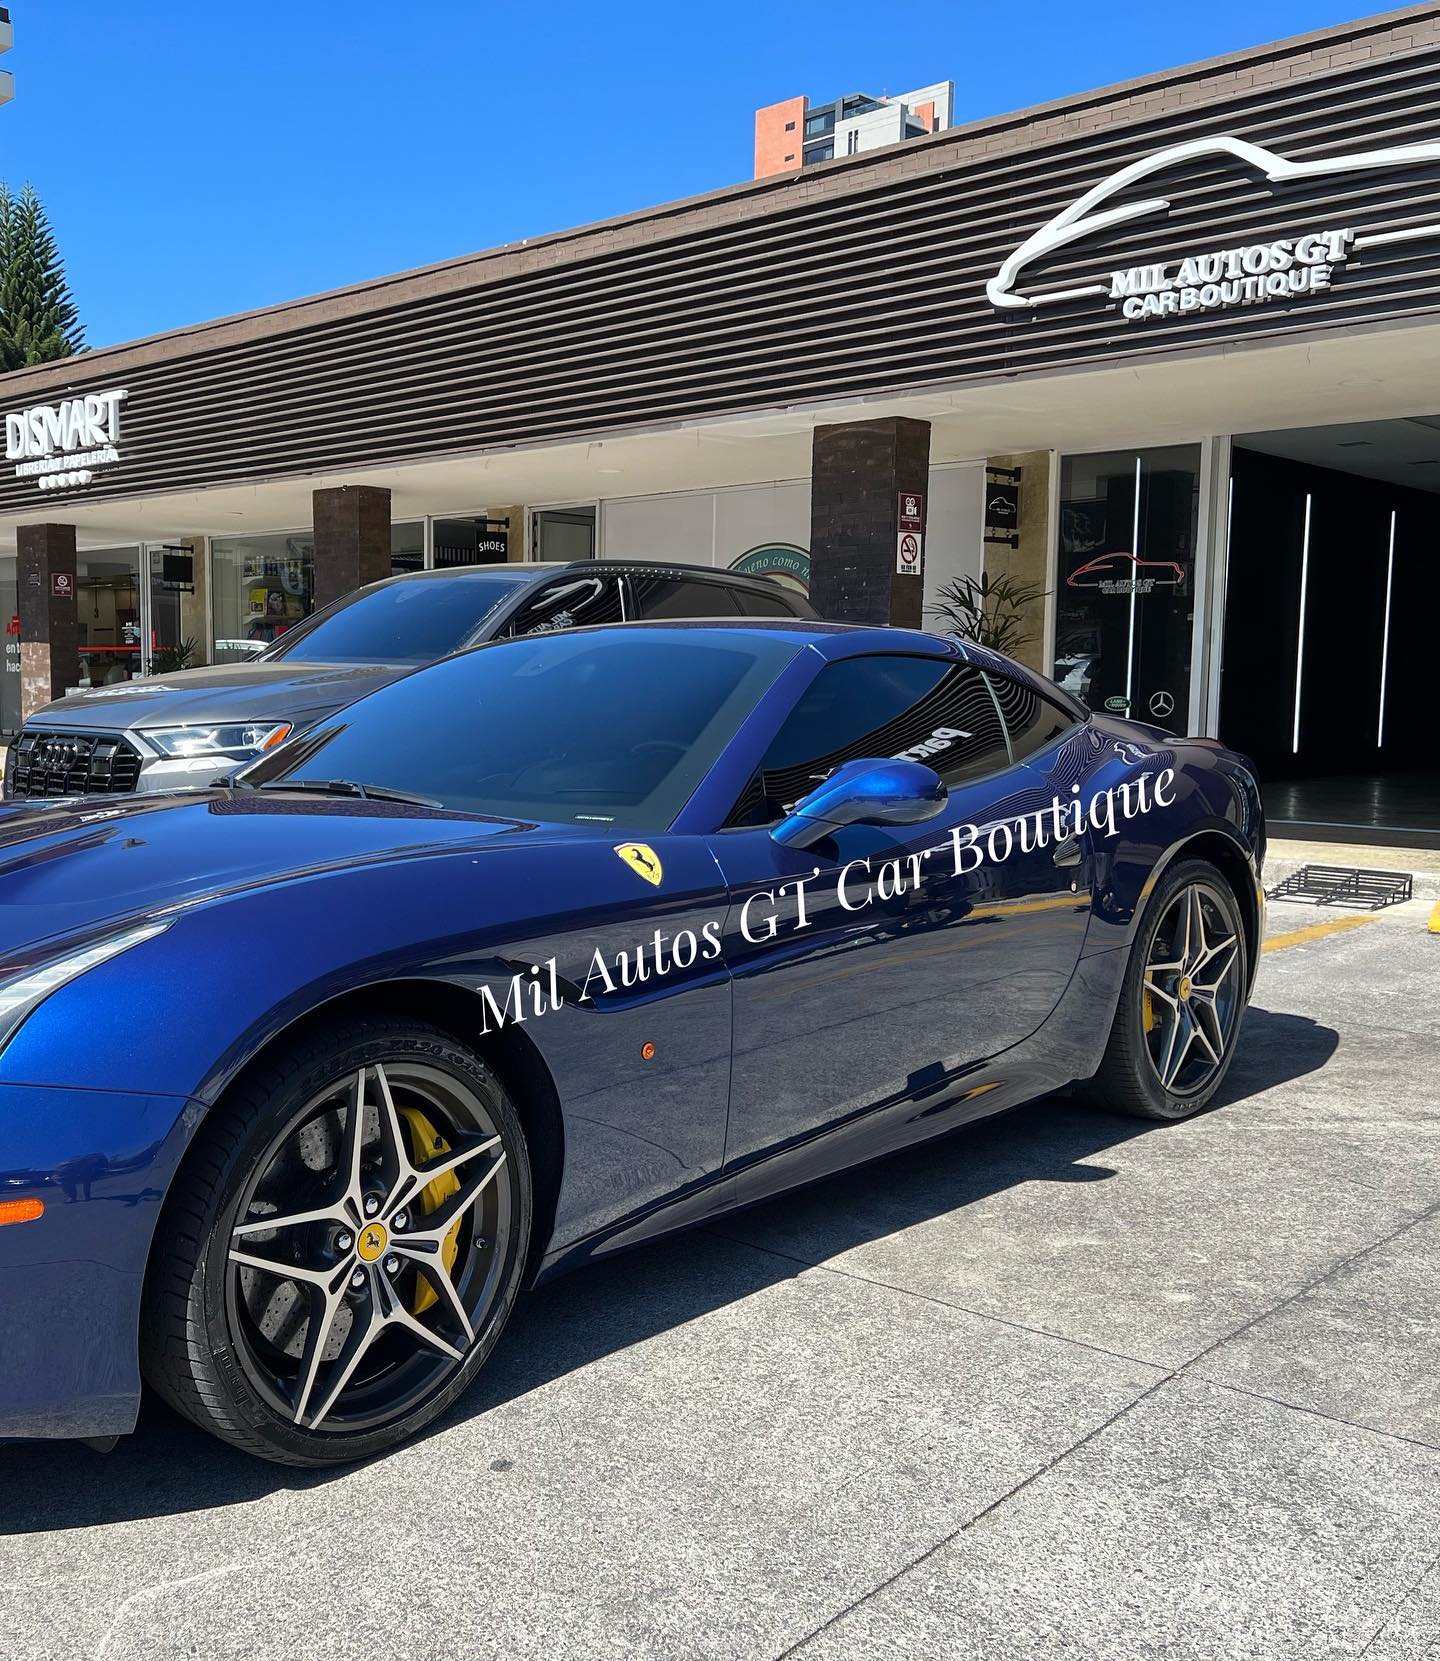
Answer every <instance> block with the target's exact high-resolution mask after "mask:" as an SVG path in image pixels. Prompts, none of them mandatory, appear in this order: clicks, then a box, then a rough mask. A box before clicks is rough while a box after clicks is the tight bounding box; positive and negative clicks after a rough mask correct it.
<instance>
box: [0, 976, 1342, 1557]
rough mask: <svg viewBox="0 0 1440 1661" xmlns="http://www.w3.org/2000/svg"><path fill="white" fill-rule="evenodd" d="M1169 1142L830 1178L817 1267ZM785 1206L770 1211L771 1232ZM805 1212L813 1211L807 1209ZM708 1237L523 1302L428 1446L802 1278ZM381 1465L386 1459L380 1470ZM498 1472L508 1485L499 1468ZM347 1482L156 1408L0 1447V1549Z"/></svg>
mask: <svg viewBox="0 0 1440 1661" xmlns="http://www.w3.org/2000/svg"><path fill="white" fill-rule="evenodd" d="M1338 1042H1339V1035H1338V1034H1337V1033H1336V1032H1335V1031H1334V1030H1333V1029H1332V1028H1329V1027H1325V1026H1321V1025H1320V1024H1319V1023H1317V1022H1315V1021H1312V1020H1310V1019H1309V1018H1307V1017H1305V1016H1300V1015H1291V1014H1280V1013H1275V1012H1272V1011H1269V1010H1265V1009H1259V1008H1252V1009H1251V1011H1250V1013H1249V1015H1248V1016H1247V1019H1246V1025H1245V1031H1244V1035H1243V1038H1242V1041H1241V1046H1240V1051H1239V1054H1238V1055H1237V1056H1236V1059H1235V1063H1234V1065H1233V1067H1232V1068H1231V1071H1230V1074H1229V1076H1228V1077H1227V1079H1226V1081H1225V1085H1224V1087H1223V1089H1222V1090H1221V1091H1220V1093H1219V1094H1218V1095H1217V1097H1216V1100H1215V1103H1214V1107H1213V1108H1212V1109H1211V1111H1214V1109H1218V1108H1224V1107H1226V1106H1228V1105H1231V1104H1233V1103H1236V1102H1239V1101H1243V1100H1246V1099H1247V1098H1249V1097H1252V1096H1255V1095H1258V1094H1259V1093H1260V1092H1262V1091H1264V1090H1268V1089H1270V1088H1272V1087H1273V1086H1275V1085H1278V1084H1282V1083H1285V1082H1287V1081H1289V1080H1292V1079H1296V1078H1300V1077H1303V1076H1304V1075H1305V1074H1307V1073H1311V1072H1314V1071H1316V1070H1317V1069H1319V1068H1320V1067H1323V1066H1324V1065H1325V1062H1326V1061H1327V1060H1328V1059H1329V1057H1330V1056H1331V1055H1332V1054H1333V1052H1334V1050H1335V1048H1336V1045H1337V1044H1338ZM1163 1130H1164V1127H1163V1126H1161V1125H1158V1124H1151V1123H1147V1122H1145V1121H1142V1120H1136V1119H1129V1118H1122V1117H1119V1116H1116V1115H1113V1114H1108V1113H1105V1112H1101V1111H1097V1110H1095V1109H1093V1108H1090V1107H1087V1106H1085V1105H1083V1104H1081V1103H1079V1102H1076V1101H1072V1100H1069V1099H1067V1098H1065V1097H1061V1096H1050V1097H1046V1098H1044V1099H1043V1100H1041V1101H1038V1102H1032V1103H1030V1104H1028V1105H1026V1106H1024V1107H1019V1108H1015V1109H1012V1110H1011V1111H1009V1112H1006V1113H1003V1114H999V1115H997V1116H996V1117H995V1118H993V1119H986V1120H981V1121H979V1122H978V1123H976V1124H972V1125H970V1126H967V1127H963V1128H962V1129H960V1130H958V1131H956V1132H955V1133H954V1134H953V1135H951V1136H948V1137H944V1138H941V1139H939V1140H938V1141H936V1142H933V1143H929V1144H926V1145H925V1146H923V1147H921V1148H916V1149H910V1150H907V1151H905V1152H903V1153H899V1154H894V1155H891V1156H890V1157H889V1158H887V1159H883V1160H880V1161H878V1162H876V1163H874V1164H872V1165H869V1166H866V1167H863V1168H859V1169H856V1170H851V1171H847V1172H843V1173H842V1174H840V1175H838V1176H834V1177H829V1178H826V1179H825V1180H824V1181H823V1182H821V1183H818V1184H816V1185H814V1187H813V1188H812V1189H810V1190H809V1192H808V1196H807V1203H809V1202H812V1201H813V1200H814V1199H815V1198H817V1197H818V1198H819V1199H820V1200H821V1201H822V1202H823V1205H822V1209H823V1211H824V1213H825V1218H826V1225H825V1231H824V1240H823V1252H822V1253H821V1254H820V1256H821V1260H823V1257H824V1256H829V1255H833V1254H835V1253H838V1252H842V1251H846V1250H849V1249H850V1248H852V1247H854V1246H857V1245H861V1244H863V1243H865V1242H866V1241H869V1240H874V1239H877V1238H880V1237H882V1236H884V1235H887V1234H892V1233H895V1232H896V1231H898V1230H900V1229H904V1228H908V1227H911V1226H914V1225H915V1224H918V1223H922V1222H925V1221H928V1220H929V1219H931V1218H933V1217H936V1216H940V1215H943V1214H944V1213H946V1212H950V1211H956V1210H959V1209H961V1208H963V1207H964V1206H967V1205H969V1204H971V1203H972V1202H974V1201H976V1200H980V1199H983V1198H985V1197H987V1196H989V1195H992V1194H995V1193H998V1192H1001V1191H1002V1190H1004V1189H1007V1188H1011V1187H1014V1186H1016V1185H1018V1184H1020V1183H1023V1182H1097V1181H1105V1180H1107V1179H1108V1178H1110V1177H1112V1176H1113V1175H1114V1174H1115V1173H1114V1172H1113V1171H1110V1170H1108V1169H1106V1168H1105V1167H1104V1166H1103V1165H1097V1164H1093V1163H1082V1162H1084V1161H1092V1160H1093V1159H1094V1157H1095V1156H1096V1155H1097V1154H1100V1153H1103V1152H1104V1151H1105V1149H1107V1148H1113V1147H1118V1146H1120V1145H1121V1144H1123V1143H1125V1142H1128V1141H1130V1140H1132V1139H1133V1138H1135V1137H1138V1136H1145V1135H1149V1134H1151V1133H1153V1132H1155V1131H1161V1132H1162V1133H1163ZM794 1203H795V1201H794V1199H793V1197H791V1196H782V1197H781V1198H779V1199H777V1200H771V1201H768V1202H766V1206H765V1210H766V1211H767V1212H768V1213H769V1214H770V1215H771V1216H774V1217H780V1216H783V1214H784V1208H785V1207H786V1206H787V1205H792V1204H794ZM811 1208H812V1210H813V1209H814V1208H813V1205H812V1207H811ZM725 1227H726V1224H725V1221H724V1220H722V1221H721V1222H720V1223H719V1224H718V1225H717V1227H716V1230H715V1231H714V1232H711V1231H707V1230H699V1231H694V1232H691V1233H688V1234H684V1235H680V1236H677V1237H676V1238H674V1239H672V1240H668V1241H661V1242H659V1243H656V1244H654V1245H650V1246H642V1247H640V1248H638V1249H637V1250H635V1251H632V1252H627V1253H626V1254H624V1255H623V1256H618V1257H616V1258H614V1259H611V1260H609V1261H606V1262H603V1263H600V1264H597V1265H595V1266H594V1267H591V1268H589V1269H586V1270H583V1271H581V1272H579V1273H577V1274H573V1275H568V1276H566V1277H565V1278H563V1279H561V1280H559V1281H556V1282H555V1283H554V1284H553V1285H549V1286H545V1287H542V1288H540V1289H539V1290H538V1291H536V1292H534V1293H531V1294H529V1295H528V1296H526V1297H524V1298H522V1299H521V1302H520V1304H519V1306H518V1307H517V1309H516V1311H515V1314H514V1316H513V1318H512V1320H511V1323H510V1326H509V1328H508V1329H507V1331H506V1334H505V1337H504V1339H503V1340H502V1342H501V1344H500V1346H499V1348H498V1349H497V1351H496V1353H495V1355H494V1357H493V1358H492V1359H491V1361H490V1362H489V1364H488V1365H487V1367H486V1369H485V1371H484V1372H483V1373H482V1374H481V1376H480V1379H479V1380H478V1381H477V1383H476V1384H475V1385H474V1387H473V1388H472V1389H471V1390H470V1391H469V1392H467V1394H466V1395H465V1397H464V1398H463V1399H462V1400H461V1401H460V1402H459V1403H457V1404H456V1406H455V1407H454V1408H452V1409H451V1411H450V1412H449V1413H448V1414H446V1415H445V1416H444V1417H442V1418H441V1419H440V1420H439V1421H438V1422H437V1423H436V1424H435V1425H434V1426H432V1427H431V1428H430V1429H429V1430H428V1431H427V1432H425V1436H427V1437H428V1436H434V1435H437V1434H443V1433H444V1431H445V1430H446V1429H447V1428H449V1427H453V1426H455V1425H457V1424H459V1423H463V1422H464V1421H466V1420H469V1419H473V1418H475V1417H477V1416H479V1415H481V1414H485V1413H489V1412H494V1411H497V1410H499V1409H502V1408H503V1407H504V1406H505V1404H506V1403H508V1402H512V1401H515V1400H517V1399H519V1398H521V1397H523V1396H525V1395H526V1394H528V1393H529V1392H530V1391H533V1390H536V1389H539V1388H540V1387H541V1386H543V1385H546V1384H548V1383H551V1382H552V1381H554V1380H555V1379H557V1378H561V1377H564V1376H565V1375H567V1374H569V1373H572V1372H575V1371H577V1370H578V1369H580V1368H583V1367H584V1366H586V1365H587V1364H589V1363H591V1362H594V1361H598V1360H600V1359H601V1358H603V1357H604V1356H607V1355H610V1354H613V1353H615V1352H616V1351H619V1350H623V1349H627V1348H629V1347H630V1346H632V1345H635V1344H639V1343H643V1342H645V1340H647V1339H649V1338H652V1337H654V1336H656V1335H657V1334H659V1333H662V1332H666V1331H669V1330H671V1329H672V1328H675V1327H679V1326H683V1325H685V1324H686V1323H687V1322H689V1321H693V1320H697V1319H700V1318H702V1317H703V1316H705V1315H707V1314H710V1313H712V1312H713V1311H715V1310H717V1309H721V1308H724V1307H726V1306H728V1305H730V1304H732V1303H735V1302H737V1301H739V1300H740V1299H742V1298H745V1297H748V1296H750V1295H752V1294H753V1293H755V1292H757V1291H760V1290H763V1289H764V1288H765V1287H766V1286H770V1285H774V1284H777V1283H779V1282H780V1281H783V1280H788V1279H792V1278H794V1277H795V1276H797V1275H800V1274H802V1273H804V1272H805V1270H806V1269H808V1268H809V1267H811V1261H812V1260H811V1258H810V1256H809V1255H808V1254H807V1255H806V1256H805V1257H800V1256H797V1257H793V1258H792V1257H787V1256H784V1255H781V1254H779V1253H777V1252H774V1251H769V1250H765V1249H762V1248H759V1247H754V1246H748V1245H745V1244H743V1243H741V1242H738V1241H737V1240H736V1239H735V1238H733V1237H730V1236H728V1235H727V1234H726V1233H725V1232H724V1231H725ZM382 1457H383V1456H382ZM496 1468H500V1469H503V1468H504V1467H503V1463H499V1464H497V1466H496ZM343 1475H344V1472H343V1471H342V1472H335V1471H296V1470H291V1469H288V1468H286V1467H283V1466H278V1465H270V1464H266V1463H265V1462H263V1461H261V1460H257V1459H252V1458H250V1457H248V1456H247V1455H244V1454H241V1453H239V1452H237V1451H235V1450H234V1449H231V1448H229V1447H226V1446H224V1445H223V1444H222V1443H219V1442H217V1441H215V1440H214V1439H213V1438H211V1437H209V1436H206V1435H205V1434H204V1433H203V1432H201V1431H199V1430H197V1429H195V1428H194V1427H192V1426H191V1425H189V1424H188V1423H186V1422H185V1421H184V1420H182V1419H180V1418H179V1417H177V1416H176V1415H175V1414H173V1413H171V1412H169V1411H168V1410H167V1409H165V1408H164V1407H162V1406H161V1405H160V1404H159V1403H157V1402H155V1401H154V1400H153V1399H147V1400H146V1402H145V1404H144V1407H143V1409H142V1412H141V1416H140V1423H139V1425H138V1426H137V1428H136V1431H135V1433H134V1435H132V1436H128V1437H122V1438H121V1440H120V1442H119V1444H118V1445H117V1447H116V1448H115V1449H114V1451H113V1452H111V1453H108V1454H103V1455H102V1454H98V1453H96V1452H95V1451H93V1450H92V1449H90V1448H88V1447H85V1446H84V1445H82V1444H80V1443H75V1442H32V1443H12V1444H9V1445H3V1446H0V1482H3V1485H4V1488H5V1491H6V1504H5V1506H4V1508H3V1513H0V1536H5V1535H15V1534H27V1533H35V1532H43V1531H48V1530H55V1529H71V1528H88V1527H93V1526H96V1525H98V1524H105V1523H116V1522H123V1521H127V1520H134V1519H141V1518H145V1517H155V1516H169V1515H173V1514H177V1513H183V1512H187V1511H202V1510H210V1509H215V1508H218V1507H221V1506H226V1505H237V1504H244V1503H246V1502H248V1501H252V1500H257V1499H261V1498H263V1497H264V1496H265V1495H267V1494H270V1493H274V1492H276V1491H278V1490H291V1491H303V1490H305V1489H308V1488H313V1487H316V1486H318V1485H320V1484H322V1483H326V1482H330V1481H333V1480H335V1479H336V1477H337V1476H343Z"/></svg>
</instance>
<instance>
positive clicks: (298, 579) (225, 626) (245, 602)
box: [210, 531, 315, 663]
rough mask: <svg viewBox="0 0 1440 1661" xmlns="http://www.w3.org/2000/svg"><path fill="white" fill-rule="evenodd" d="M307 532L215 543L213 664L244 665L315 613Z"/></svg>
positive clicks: (212, 549)
mask: <svg viewBox="0 0 1440 1661" xmlns="http://www.w3.org/2000/svg"><path fill="white" fill-rule="evenodd" d="M314 547H315V544H314V538H313V537H312V536H311V534H310V532H308V531H295V532H292V533H286V532H280V533H278V534H276V535H272V536H226V537H216V538H215V540H214V541H213V542H212V543H211V544H210V582H211V605H212V607H213V608H214V619H215V657H214V661H215V662H216V663H244V662H246V661H247V660H248V659H250V658H252V657H254V656H255V654H256V653H257V652H259V651H261V650H263V648H264V647H266V646H268V645H269V644H270V642H271V641H272V640H277V639H279V637H280V636H281V635H283V634H284V633H285V631H286V630H287V629H289V628H292V627H293V626H294V625H295V624H296V623H298V622H299V621H300V620H301V618H303V617H308V616H309V615H310V613H311V612H312V611H313V610H314V609H315V566H314Z"/></svg>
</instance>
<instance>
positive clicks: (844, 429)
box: [810, 416, 930, 629]
mask: <svg viewBox="0 0 1440 1661" xmlns="http://www.w3.org/2000/svg"><path fill="white" fill-rule="evenodd" d="M929 482H930V423H929V422H928V421H912V420H910V419H909V418H908V417H906V416H889V417H886V418H885V419H884V420H879V421H853V422H847V423H846V424H845V425H843V426H835V427H817V428H816V429H815V441H814V450H813V454H812V461H811V471H810V600H811V603H812V604H813V605H814V607H815V609H816V610H817V611H818V612H819V613H820V615H821V616H822V617H826V618H829V619H830V620H831V621H832V622H837V623H896V624H899V625H901V626H902V627H905V628H911V629H918V628H919V627H921V621H922V613H923V610H924V588H925V581H924V574H923V572H924V558H923V550H924V538H925V494H926V491H927V490H928V489H929ZM902 497H905V498H909V500H908V501H906V502H902ZM912 514H913V518H912V517H911V515H912ZM917 526H918V528H914V527H917ZM902 536H904V537H913V538H915V539H916V541H915V542H914V543H913V544H911V543H907V544H906V549H905V551H906V555H907V557H908V556H909V555H910V554H911V553H915V554H917V555H918V556H919V557H917V558H915V560H914V569H913V571H909V570H907V571H906V572H905V573H904V574H902V573H901V572H900V571H899V569H898V566H899V563H900V542H901V538H902Z"/></svg>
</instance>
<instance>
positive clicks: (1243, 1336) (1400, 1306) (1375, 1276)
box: [1196, 1217, 1440, 1447]
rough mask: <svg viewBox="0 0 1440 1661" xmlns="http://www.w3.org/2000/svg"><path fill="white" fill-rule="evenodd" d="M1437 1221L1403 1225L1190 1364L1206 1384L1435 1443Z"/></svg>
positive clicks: (1439, 1407) (1438, 1436) (1439, 1403)
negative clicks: (1207, 1380) (1236, 1388)
mask: <svg viewBox="0 0 1440 1661" xmlns="http://www.w3.org/2000/svg"><path fill="white" fill-rule="evenodd" d="M1437 1285H1440V1218H1436V1217H1431V1218H1429V1219H1427V1220H1426V1221H1424V1222H1420V1223H1416V1224H1415V1225H1414V1226H1412V1227H1410V1228H1407V1229H1406V1230H1405V1231H1404V1232H1403V1233H1402V1234H1400V1235H1399V1236H1398V1237H1397V1238H1395V1239H1393V1240H1391V1241H1389V1242H1387V1243H1386V1244H1384V1245H1382V1246H1377V1247H1376V1248H1374V1249H1373V1250H1372V1251H1369V1252H1366V1253H1365V1254H1364V1255H1363V1256H1361V1257H1358V1258H1356V1259H1354V1260H1353V1261H1352V1262H1350V1263H1349V1264H1347V1265H1346V1266H1345V1267H1344V1268H1342V1269H1341V1270H1339V1271H1338V1272H1337V1273H1335V1274H1334V1275H1332V1276H1330V1277H1329V1278H1328V1279H1326V1280H1325V1281H1324V1282H1323V1283H1322V1284H1320V1285H1319V1286H1316V1287H1314V1288H1313V1289H1312V1290H1310V1291H1308V1292H1306V1293H1305V1295H1304V1296H1303V1297H1300V1298H1298V1299H1296V1300H1295V1301H1294V1302H1293V1303H1290V1304H1287V1305H1285V1306H1284V1307H1283V1308H1281V1309H1278V1310H1276V1311H1275V1313H1274V1314H1271V1315H1267V1316H1265V1317H1264V1319H1262V1320H1260V1321H1258V1322H1256V1324H1255V1325H1254V1326H1251V1327H1249V1328H1247V1329H1246V1330H1245V1331H1244V1332H1242V1333H1240V1334H1239V1335H1238V1336H1236V1337H1235V1338H1232V1339H1231V1340H1230V1341H1229V1342H1228V1343H1225V1344H1222V1345H1221V1346H1220V1348H1219V1349H1217V1350H1214V1351H1212V1352H1211V1353H1210V1354H1209V1355H1208V1356H1206V1357H1204V1358H1203V1360H1202V1361H1200V1362H1199V1363H1198V1364H1197V1368H1196V1370H1197V1371H1198V1372H1199V1373H1201V1374H1203V1376H1205V1377H1206V1378H1211V1379H1215V1380H1217V1381H1219V1382H1221V1383H1224V1384H1234V1385H1237V1386H1239V1387H1241V1388H1243V1389H1246V1390H1253V1391H1256V1392H1258V1393H1260V1394H1262V1395H1267V1396H1273V1397H1275V1398H1276V1399H1278V1400H1280V1401H1285V1402H1289V1403H1291V1404H1292V1405H1293V1406H1296V1407H1306V1408H1312V1409H1314V1410H1315V1411H1317V1412H1321V1413H1329V1414H1331V1415H1333V1416H1334V1417H1336V1418H1340V1419H1346V1420H1349V1421H1350V1422H1351V1423H1352V1424H1359V1425H1367V1426H1369V1427H1370V1428H1371V1429H1372V1430H1381V1431H1386V1432H1388V1433H1390V1434H1391V1435H1395V1436H1409V1437H1414V1438H1416V1439H1418V1440H1420V1441H1424V1442H1430V1443H1432V1444H1433V1445H1435V1446H1436V1447H1440V1303H1437V1300H1436V1293H1435V1289H1436V1287H1437Z"/></svg>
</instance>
